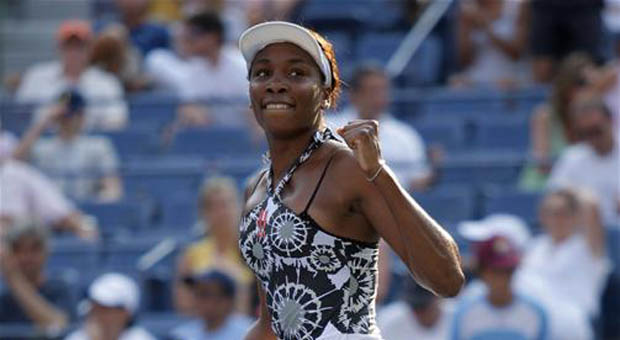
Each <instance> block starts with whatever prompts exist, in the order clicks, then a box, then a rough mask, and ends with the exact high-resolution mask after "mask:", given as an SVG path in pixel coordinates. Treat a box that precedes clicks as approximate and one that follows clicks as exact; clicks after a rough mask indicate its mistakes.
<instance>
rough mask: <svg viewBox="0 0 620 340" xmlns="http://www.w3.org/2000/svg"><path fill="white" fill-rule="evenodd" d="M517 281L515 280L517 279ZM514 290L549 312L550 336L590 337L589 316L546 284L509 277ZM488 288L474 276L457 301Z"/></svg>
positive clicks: (554, 339)
mask: <svg viewBox="0 0 620 340" xmlns="http://www.w3.org/2000/svg"><path fill="white" fill-rule="evenodd" d="M517 281H518V282H517ZM512 285H513V286H514V288H515V291H516V292H517V293H519V294H521V295H523V296H529V297H532V298H533V299H535V300H536V301H538V302H539V303H540V304H541V306H542V307H543V309H544V310H545V311H546V312H547V313H548V315H549V339H551V340H566V339H571V340H591V339H592V338H593V336H592V334H593V333H592V328H591V325H590V318H589V317H588V316H587V315H586V314H585V313H584V312H583V311H582V310H580V309H578V308H577V307H576V306H575V305H573V304H570V303H568V302H567V301H565V300H564V299H563V298H561V297H558V296H556V295H555V294H554V291H553V290H549V288H548V287H547V286H546V285H543V284H541V283H540V282H534V281H533V280H527V281H526V280H522V279H521V278H516V277H515V276H513V277H512ZM486 294H488V289H487V287H486V286H485V284H484V283H483V282H482V281H481V280H480V279H474V280H472V281H471V282H469V283H468V284H467V286H465V288H464V289H463V290H462V291H461V293H460V294H459V300H460V301H467V300H469V299H472V298H476V297H481V296H485V295H486Z"/></svg>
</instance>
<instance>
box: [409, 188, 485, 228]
mask: <svg viewBox="0 0 620 340" xmlns="http://www.w3.org/2000/svg"><path fill="white" fill-rule="evenodd" d="M413 197H414V198H415V199H416V201H417V202H418V203H419V204H420V205H421V206H422V207H423V208H424V209H425V210H426V211H428V213H429V214H431V215H432V216H433V217H434V218H435V219H437V220H438V221H440V222H442V223H448V224H451V223H456V222H459V221H463V220H470V219H472V218H473V217H474V197H473V195H472V193H471V192H468V191H465V190H459V189H453V190H439V191H431V192H426V193H413ZM447 207H449V208H447Z"/></svg>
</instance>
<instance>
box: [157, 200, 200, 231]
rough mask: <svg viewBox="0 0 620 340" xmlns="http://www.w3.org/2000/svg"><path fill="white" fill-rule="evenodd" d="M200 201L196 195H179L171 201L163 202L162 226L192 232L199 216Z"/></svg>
mask: <svg viewBox="0 0 620 340" xmlns="http://www.w3.org/2000/svg"><path fill="white" fill-rule="evenodd" d="M197 213H198V202H197V200H196V195H190V196H186V195H183V196H179V197H177V198H175V199H174V200H171V201H170V202H167V203H165V204H162V211H161V215H162V216H161V219H160V221H159V224H160V226H162V227H164V228H166V229H170V230H177V231H179V232H183V233H190V232H191V228H192V226H193V225H194V223H195V222H196V220H197V218H198V216H197Z"/></svg>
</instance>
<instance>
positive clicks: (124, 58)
mask: <svg viewBox="0 0 620 340" xmlns="http://www.w3.org/2000/svg"><path fill="white" fill-rule="evenodd" d="M90 63H91V64H92V65H93V66H96V67H99V68H101V69H102V70H104V71H106V72H108V73H110V74H113V75H114V76H116V77H117V78H118V79H119V80H120V81H121V82H122V84H123V86H124V88H125V90H126V91H127V92H136V91H141V90H146V89H148V88H149V87H150V86H151V81H150V79H149V78H148V77H147V76H146V75H145V74H143V73H142V56H141V54H140V52H139V51H138V50H137V49H136V48H135V47H134V46H132V45H131V43H130V41H129V37H128V33H127V29H125V27H123V26H122V25H119V24H116V25H109V26H108V27H106V28H105V29H104V30H103V31H102V32H100V33H99V35H98V36H97V38H95V42H94V44H93V51H92V54H91V57H90Z"/></svg>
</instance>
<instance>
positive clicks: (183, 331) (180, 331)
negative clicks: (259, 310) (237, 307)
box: [170, 315, 252, 340]
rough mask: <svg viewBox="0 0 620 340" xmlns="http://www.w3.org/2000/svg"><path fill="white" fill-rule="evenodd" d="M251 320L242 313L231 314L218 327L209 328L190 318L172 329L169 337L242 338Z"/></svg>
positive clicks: (212, 339)
mask: <svg viewBox="0 0 620 340" xmlns="http://www.w3.org/2000/svg"><path fill="white" fill-rule="evenodd" d="M251 324H252V321H251V320H250V319H249V318H247V317H245V316H242V315H233V316H231V317H229V318H228V319H227V320H226V322H225V323H224V324H223V325H222V326H221V327H220V328H218V329H215V330H209V329H207V328H206V327H205V324H204V323H203V321H202V320H192V321H188V322H187V323H184V324H182V325H180V326H178V327H176V328H175V329H173V330H172V332H171V334H170V338H171V339H173V340H190V339H209V340H237V339H243V337H244V335H245V334H246V333H247V331H248V329H249V328H250V326H251Z"/></svg>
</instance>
